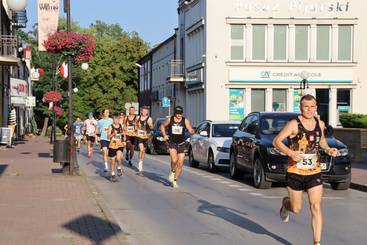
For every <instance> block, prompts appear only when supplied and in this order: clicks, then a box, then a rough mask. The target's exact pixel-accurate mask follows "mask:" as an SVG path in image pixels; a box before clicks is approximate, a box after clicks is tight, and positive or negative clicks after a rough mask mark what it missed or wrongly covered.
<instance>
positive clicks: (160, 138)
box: [156, 137, 164, 141]
mask: <svg viewBox="0 0 367 245" xmlns="http://www.w3.org/2000/svg"><path fill="white" fill-rule="evenodd" d="M156 139H157V140H158V141H164V138H163V137H156Z"/></svg>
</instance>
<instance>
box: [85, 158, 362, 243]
mask: <svg viewBox="0 0 367 245" xmlns="http://www.w3.org/2000/svg"><path fill="white" fill-rule="evenodd" d="M136 153H137V152H136ZM136 156H137V154H135V157H136ZM134 163H135V166H136V164H137V160H136V159H134ZM79 165H80V167H81V169H82V170H83V172H84V173H85V174H86V175H87V177H88V178H89V180H90V181H92V182H93V184H94V185H95V186H96V188H97V191H98V195H100V196H102V197H103V199H104V201H105V203H106V205H107V207H108V208H109V210H110V212H111V214H112V215H113V216H114V218H115V219H116V220H117V222H118V223H119V225H120V227H121V229H122V230H123V232H124V236H126V238H127V239H128V241H129V243H130V244H143V245H149V244H157V245H158V244H159V245H165V244H174V245H181V244H190V245H191V244H193V245H196V244H210V245H213V244H218V245H219V244H220V245H222V244H242V245H243V244H261V245H268V244H269V245H270V244H271V245H273V244H295V245H310V244H312V242H313V241H312V234H311V226H310V222H311V216H310V211H309V208H308V205H307V198H306V195H304V208H303V210H302V211H301V213H300V214H298V215H293V216H291V219H290V222H289V223H288V224H284V223H282V222H281V220H280V218H279V208H280V202H281V199H282V197H283V196H284V195H285V194H286V190H285V188H284V186H281V185H277V187H273V188H272V189H269V190H257V189H255V188H253V187H252V186H251V181H250V180H249V179H248V178H247V179H246V178H245V179H244V180H242V181H234V180H231V179H229V177H228V174H226V173H225V172H222V173H221V172H220V173H209V172H208V171H206V170H205V166H204V165H202V166H201V167H200V168H199V169H193V168H190V167H188V166H187V164H186V166H185V167H184V172H183V174H182V176H181V178H180V180H179V182H178V184H179V188H178V189H173V188H171V187H170V186H169V182H168V180H167V177H168V173H169V156H166V155H163V156H161V155H160V156H151V155H147V157H146V161H145V164H144V170H145V171H144V174H143V176H141V175H138V174H137V172H136V171H137V169H136V167H133V168H130V167H126V163H125V164H124V165H125V167H124V169H123V171H124V175H123V176H122V177H121V178H120V180H119V182H116V183H111V182H109V181H108V180H107V179H106V178H105V176H104V173H103V161H102V156H101V154H100V153H99V152H98V153H97V154H94V157H93V159H88V158H87V157H86V154H85V152H82V153H80V154H79ZM323 207H324V219H325V220H324V232H323V239H322V242H323V244H327V245H328V244H331V245H339V244H340V245H357V244H358V245H364V244H367V232H366V227H367V220H366V219H367V215H366V209H367V193H364V192H359V191H355V190H348V191H333V190H331V189H330V188H329V187H328V186H327V185H325V191H324V199H323Z"/></svg>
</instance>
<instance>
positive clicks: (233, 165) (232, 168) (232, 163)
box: [229, 153, 243, 179]
mask: <svg viewBox="0 0 367 245" xmlns="http://www.w3.org/2000/svg"><path fill="white" fill-rule="evenodd" d="M229 175H230V177H231V179H239V178H241V177H242V176H243V172H242V171H241V170H239V169H238V167H237V161H236V156H235V154H234V153H231V155H230V158H229Z"/></svg>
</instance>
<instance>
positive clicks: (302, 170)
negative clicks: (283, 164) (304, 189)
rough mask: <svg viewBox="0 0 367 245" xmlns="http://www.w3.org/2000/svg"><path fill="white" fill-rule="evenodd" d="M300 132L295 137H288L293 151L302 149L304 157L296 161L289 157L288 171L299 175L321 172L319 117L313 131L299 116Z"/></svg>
mask: <svg viewBox="0 0 367 245" xmlns="http://www.w3.org/2000/svg"><path fill="white" fill-rule="evenodd" d="M296 120H297V124H298V133H297V135H296V136H295V137H293V138H290V137H289V138H288V142H289V148H290V149H291V150H293V151H301V152H302V153H303V154H304V159H303V160H301V161H299V162H295V161H293V160H292V159H291V158H289V159H288V166H287V172H288V173H293V174H299V175H312V174H317V173H320V172H321V168H320V159H319V149H320V144H319V143H320V138H321V128H320V123H319V120H318V119H317V118H315V120H316V126H315V128H314V129H313V130H312V131H309V130H307V129H306V128H305V127H304V126H303V125H302V122H301V120H300V119H299V118H298V117H297V119H296Z"/></svg>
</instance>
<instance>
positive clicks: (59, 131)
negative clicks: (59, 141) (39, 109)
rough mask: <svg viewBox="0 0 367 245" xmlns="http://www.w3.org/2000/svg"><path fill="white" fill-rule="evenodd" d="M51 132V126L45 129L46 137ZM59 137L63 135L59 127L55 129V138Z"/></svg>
mask: <svg viewBox="0 0 367 245" xmlns="http://www.w3.org/2000/svg"><path fill="white" fill-rule="evenodd" d="M51 130H52V127H51V126H50V127H48V128H47V131H46V136H50V135H51ZM61 135H63V132H62V130H61V129H60V128H59V127H56V136H61Z"/></svg>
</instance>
